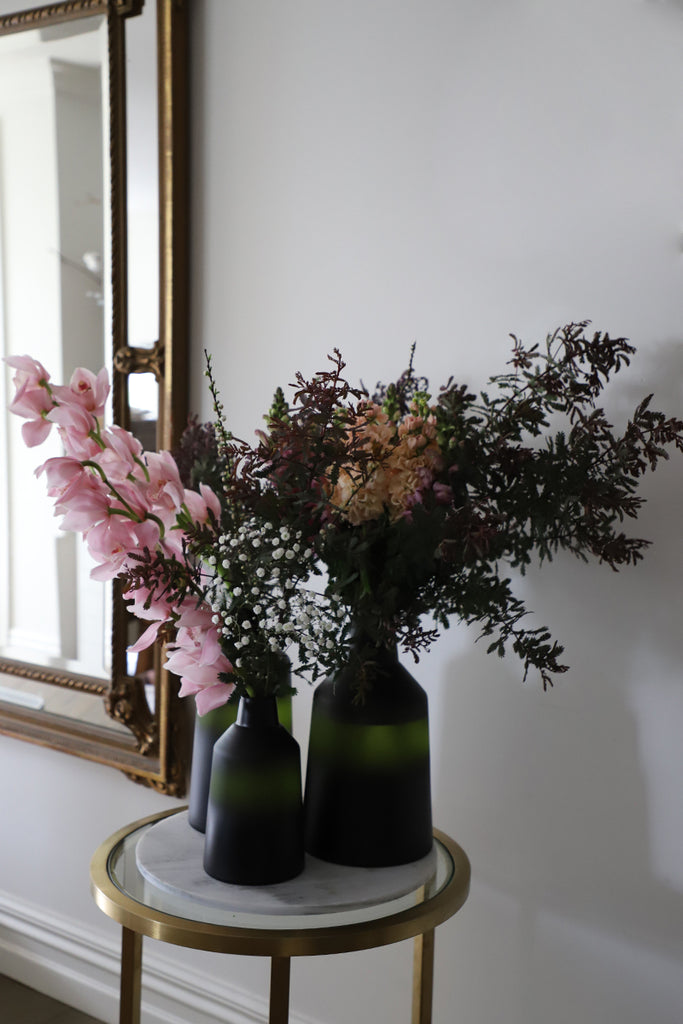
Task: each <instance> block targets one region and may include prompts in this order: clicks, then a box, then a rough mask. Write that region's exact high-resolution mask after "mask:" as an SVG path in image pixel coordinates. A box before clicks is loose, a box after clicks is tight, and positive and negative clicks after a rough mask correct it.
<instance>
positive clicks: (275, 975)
mask: <svg viewBox="0 0 683 1024" xmlns="http://www.w3.org/2000/svg"><path fill="white" fill-rule="evenodd" d="M289 969H290V958H289V957H288V956H274V957H271V960H270V1012H269V1014H268V1024H287V1022H288V1021H289V973H290V971H289Z"/></svg>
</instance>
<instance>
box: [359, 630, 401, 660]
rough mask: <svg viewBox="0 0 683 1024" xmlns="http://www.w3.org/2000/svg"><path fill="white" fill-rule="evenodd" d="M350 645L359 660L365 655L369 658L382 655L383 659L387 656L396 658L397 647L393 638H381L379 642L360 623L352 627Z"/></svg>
mask: <svg viewBox="0 0 683 1024" xmlns="http://www.w3.org/2000/svg"><path fill="white" fill-rule="evenodd" d="M351 644H352V647H353V649H354V650H355V651H356V653H357V654H358V656H360V657H361V659H362V658H363V656H364V655H365V654H366V653H367V654H368V655H369V656H370V657H376V656H377V655H378V654H383V655H384V656H385V657H386V656H387V655H388V656H389V657H392V658H397V657H398V647H397V644H396V638H395V637H391V638H390V639H387V638H383V639H381V640H380V639H378V638H377V637H376V636H374V635H373V633H372V632H371V631H370V630H368V629H366V628H364V627H363V625H362V624H360V623H356V624H355V625H354V626H353V627H352V630H351Z"/></svg>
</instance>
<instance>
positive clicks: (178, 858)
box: [136, 811, 437, 914]
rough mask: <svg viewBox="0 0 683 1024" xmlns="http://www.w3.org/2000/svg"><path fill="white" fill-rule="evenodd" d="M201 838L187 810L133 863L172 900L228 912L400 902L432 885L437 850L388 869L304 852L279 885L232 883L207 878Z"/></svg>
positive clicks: (160, 827)
mask: <svg viewBox="0 0 683 1024" xmlns="http://www.w3.org/2000/svg"><path fill="white" fill-rule="evenodd" d="M203 851H204V836H203V834H202V833H201V832H197V831H195V829H193V828H192V827H191V826H190V824H189V822H188V820H187V812H186V811H184V812H181V813H180V814H173V815H171V816H170V817H168V818H163V819H162V820H161V821H159V822H157V823H156V824H155V825H153V826H152V827H151V828H149V829H148V830H147V831H146V832H145V834H144V835H143V836H142V837H141V839H140V841H139V842H138V844H137V847H136V862H137V867H138V870H139V872H140V874H141V875H142V876H143V878H144V879H145V881H146V882H147V883H148V884H150V885H152V886H153V887H156V888H158V889H161V890H162V891H163V892H167V893H171V894H172V895H175V896H185V897H189V898H190V899H192V900H193V901H196V902H198V903H201V904H204V905H205V906H210V907H214V908H218V909H221V910H226V911H231V912H241V911H244V912H247V913H250V914H292V913H297V914H319V913H324V912H326V911H336V910H343V909H347V908H358V907H363V906H372V905H374V904H377V903H383V902H386V901H387V900H392V899H398V898H399V897H401V896H404V895H406V894H407V893H409V892H412V891H414V890H416V889H418V888H419V887H420V886H422V885H425V884H427V883H428V882H430V881H431V880H432V879H433V877H434V875H435V872H436V861H437V858H436V851H435V850H434V849H432V851H431V852H430V853H429V854H428V855H427V856H426V857H423V858H422V859H421V860H418V861H413V862H412V863H410V864H401V865H399V866H397V867H390V868H355V867H344V866H341V865H339V864H329V863H327V862H326V861H322V860H318V859H317V858H315V857H311V856H309V855H308V854H306V864H305V867H304V871H303V873H302V874H301V875H298V876H297V877H296V878H293V879H291V880H290V881H288V882H279V883H278V884H277V885H263V886H254V885H230V884H228V883H226V882H219V881H217V880H216V879H214V878H211V877H210V876H209V875H207V874H206V872H205V871H204V867H203V864H202V860H203Z"/></svg>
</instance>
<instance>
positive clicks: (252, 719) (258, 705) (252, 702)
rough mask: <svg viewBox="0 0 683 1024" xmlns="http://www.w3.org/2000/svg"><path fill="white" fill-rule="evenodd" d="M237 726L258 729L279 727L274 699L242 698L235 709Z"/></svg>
mask: <svg viewBox="0 0 683 1024" xmlns="http://www.w3.org/2000/svg"><path fill="white" fill-rule="evenodd" d="M237 725H245V726H258V727H259V728H268V727H272V726H277V725H279V719H278V714H277V700H276V699H275V697H242V698H241V699H240V703H239V707H238V709H237Z"/></svg>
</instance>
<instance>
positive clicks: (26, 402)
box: [9, 373, 54, 448]
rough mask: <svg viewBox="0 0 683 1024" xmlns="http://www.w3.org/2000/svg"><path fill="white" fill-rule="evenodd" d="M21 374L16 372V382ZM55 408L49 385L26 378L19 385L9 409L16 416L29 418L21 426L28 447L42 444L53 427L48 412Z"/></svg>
mask: <svg viewBox="0 0 683 1024" xmlns="http://www.w3.org/2000/svg"><path fill="white" fill-rule="evenodd" d="M18 377H19V374H18V373H17V374H15V377H14V380H15V383H16V381H17V378H18ZM53 408H54V403H53V401H52V398H51V397H50V392H49V391H48V389H47V387H43V386H42V385H38V386H36V385H35V384H34V383H33V382H32V380H30V379H28V378H27V379H25V380H24V381H23V383H21V384H19V385H18V386H17V390H16V393H15V395H14V398H13V399H12V401H11V402H10V404H9V411H10V412H12V413H14V415H15V416H21V417H22V418H23V419H26V420H28V421H29V422H28V423H24V424H23V425H22V428H21V435H22V437H23V439H24V444H25V445H26V446H27V448H35V447H36V445H39V444H42V443H43V441H44V440H45V438H46V437H47V436H48V434H49V433H50V430H51V429H52V424H51V423H50V422H49V420H47V419H46V418H45V417H46V414H47V413H48V412H50V411H51V410H52V409H53Z"/></svg>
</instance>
